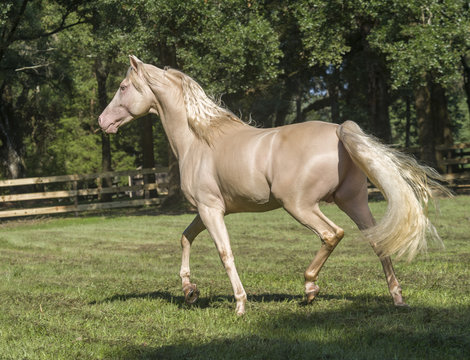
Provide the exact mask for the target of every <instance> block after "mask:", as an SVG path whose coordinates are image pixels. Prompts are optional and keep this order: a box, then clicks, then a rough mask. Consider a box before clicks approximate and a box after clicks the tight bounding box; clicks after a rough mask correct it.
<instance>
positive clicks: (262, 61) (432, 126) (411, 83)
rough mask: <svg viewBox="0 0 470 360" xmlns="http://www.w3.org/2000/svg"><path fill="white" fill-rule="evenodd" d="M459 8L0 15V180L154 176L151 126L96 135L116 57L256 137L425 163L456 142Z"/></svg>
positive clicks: (464, 129)
mask: <svg viewBox="0 0 470 360" xmlns="http://www.w3.org/2000/svg"><path fill="white" fill-rule="evenodd" d="M469 6H470V5H469V2H468V1H467V0H425V1H417V0H408V1H404V0H390V1H385V2H384V1H379V0H352V1H343V0H299V1H290V2H288V3H286V2H283V1H280V0H274V1H255V0H227V1H216V0H192V1H178V0H125V1H117V0H102V1H97V2H92V1H87V0H82V1H72V0H43V1H39V0H6V1H3V2H2V3H1V4H0V158H1V164H2V167H1V170H2V171H1V175H0V176H3V177H5V178H15V177H21V176H37V175H52V174H62V173H84V172H98V171H100V170H102V169H104V170H106V169H116V170H117V169H128V168H134V167H138V166H142V165H143V164H144V163H145V164H149V159H151V160H152V161H154V162H156V163H157V164H162V165H166V164H167V163H168V161H169V160H168V159H169V156H168V146H167V143H166V139H165V136H164V134H163V131H162V129H161V125H160V124H159V122H158V119H156V118H154V119H151V118H149V119H147V120H142V121H136V122H134V123H131V124H129V125H127V128H126V129H125V130H124V131H122V132H120V133H119V134H116V135H113V136H107V135H104V134H101V133H100V132H99V131H97V130H98V126H97V121H96V118H97V116H98V115H99V113H100V112H101V111H102V110H103V107H104V106H105V105H106V103H107V102H108V101H109V99H110V98H111V96H112V95H113V93H114V92H115V91H116V89H117V85H118V83H119V81H120V79H121V78H122V77H123V76H124V74H125V71H126V67H127V66H128V55H129V54H135V55H137V56H138V57H140V58H141V59H142V60H144V61H145V62H148V63H153V64H155V65H158V66H170V67H174V68H178V69H180V70H182V71H184V72H186V73H187V74H188V75H190V76H192V77H193V78H194V79H196V80H197V81H198V82H199V83H200V84H201V85H202V86H203V88H204V89H205V90H206V91H207V92H208V93H210V94H212V95H213V96H216V97H220V96H221V97H222V100H223V102H224V103H225V104H226V106H227V107H229V108H230V109H231V110H232V111H234V112H235V113H236V114H239V115H240V116H241V117H242V118H244V119H248V118H250V117H251V118H253V119H254V121H255V122H256V123H257V124H258V125H259V126H279V125H284V124H288V123H292V122H300V121H309V120H323V121H333V122H342V121H344V120H346V119H351V120H354V121H356V122H358V123H359V124H360V125H361V126H363V127H365V128H366V129H367V130H368V131H369V132H372V133H373V134H374V135H376V136H377V137H380V138H382V139H383V140H384V141H386V142H391V143H395V144H398V145H401V146H405V145H406V146H414V145H417V146H419V147H420V148H421V149H422V153H421V156H422V158H423V159H424V160H425V161H427V162H429V163H431V164H432V163H435V160H436V159H435V157H433V156H434V155H433V154H434V153H435V152H434V149H435V147H436V146H438V145H440V144H449V143H451V142H453V141H470V116H469V108H470V80H469V79H470V15H469V13H470V8H469ZM149 126H150V128H149ZM149 129H150V131H149ZM151 163H152V162H150V164H151Z"/></svg>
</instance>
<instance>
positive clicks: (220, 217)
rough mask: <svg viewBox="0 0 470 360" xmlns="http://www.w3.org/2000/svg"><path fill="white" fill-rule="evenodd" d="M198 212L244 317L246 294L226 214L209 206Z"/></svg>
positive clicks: (239, 313) (201, 207) (238, 310)
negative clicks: (232, 245)
mask: <svg viewBox="0 0 470 360" xmlns="http://www.w3.org/2000/svg"><path fill="white" fill-rule="evenodd" d="M198 210H199V215H200V216H201V219H202V221H203V222H204V224H205V225H206V228H207V231H209V234H210V235H211V237H212V239H213V240H214V243H215V246H216V247H217V250H218V252H219V256H220V260H222V264H223V265H224V267H225V270H226V271H227V275H228V277H229V278H230V282H231V284H232V288H233V293H234V295H235V299H236V301H237V309H236V312H237V315H243V314H244V313H245V303H246V293H245V289H244V288H243V285H242V283H241V281H240V277H239V276H238V272H237V269H236V267H235V262H234V258H233V254H232V249H231V247H230V239H229V236H228V232H227V227H226V226H225V222H224V213H223V212H222V211H220V210H218V209H215V208H209V207H207V206H199V207H198Z"/></svg>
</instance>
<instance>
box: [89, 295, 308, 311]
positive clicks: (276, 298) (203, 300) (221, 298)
mask: <svg viewBox="0 0 470 360" xmlns="http://www.w3.org/2000/svg"><path fill="white" fill-rule="evenodd" d="M131 299H160V300H164V301H166V302H168V303H171V304H176V305H178V307H180V308H182V307H187V306H188V305H186V302H185V300H184V296H183V295H181V296H175V295H172V294H171V293H169V292H167V291H153V292H146V293H131V294H116V295H113V296H111V297H108V298H105V299H103V300H100V301H92V302H90V303H89V305H99V304H103V303H108V302H115V301H127V300H131ZM227 301H229V302H234V301H235V300H234V297H233V296H232V295H217V294H214V295H211V296H210V297H200V298H199V299H198V300H197V302H196V303H195V304H193V305H190V306H191V307H196V308H201V309H205V308H209V307H211V306H212V305H213V304H214V303H217V302H227ZM284 301H296V302H298V303H300V304H305V305H306V303H305V297H304V296H302V295H288V294H259V295H248V302H284Z"/></svg>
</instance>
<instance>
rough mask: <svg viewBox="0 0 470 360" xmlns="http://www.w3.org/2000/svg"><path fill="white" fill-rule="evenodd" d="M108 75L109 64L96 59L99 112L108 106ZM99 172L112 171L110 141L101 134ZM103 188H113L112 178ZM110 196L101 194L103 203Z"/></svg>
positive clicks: (107, 136)
mask: <svg viewBox="0 0 470 360" xmlns="http://www.w3.org/2000/svg"><path fill="white" fill-rule="evenodd" d="M108 75H109V64H108V63H107V62H103V61H101V59H99V58H98V59H97V60H96V61H95V76H96V82H97V85H98V107H99V110H100V112H101V111H103V110H104V109H105V108H106V106H107V105H108V95H107V92H106V80H107V79H108ZM101 171H112V166H111V141H110V138H109V135H108V134H105V133H104V132H101ZM103 183H104V184H103V185H104V187H111V186H113V179H112V178H103ZM111 197H112V195H111V194H103V195H102V196H101V199H102V200H103V201H110V200H111Z"/></svg>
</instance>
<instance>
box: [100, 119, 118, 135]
mask: <svg viewBox="0 0 470 360" xmlns="http://www.w3.org/2000/svg"><path fill="white" fill-rule="evenodd" d="M120 125H121V123H120V122H115V123H112V124H109V125H108V126H107V127H106V128H102V129H103V131H104V132H105V133H106V134H116V133H117V131H118V129H119V126H120Z"/></svg>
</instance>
